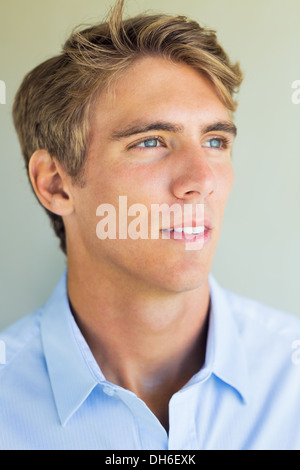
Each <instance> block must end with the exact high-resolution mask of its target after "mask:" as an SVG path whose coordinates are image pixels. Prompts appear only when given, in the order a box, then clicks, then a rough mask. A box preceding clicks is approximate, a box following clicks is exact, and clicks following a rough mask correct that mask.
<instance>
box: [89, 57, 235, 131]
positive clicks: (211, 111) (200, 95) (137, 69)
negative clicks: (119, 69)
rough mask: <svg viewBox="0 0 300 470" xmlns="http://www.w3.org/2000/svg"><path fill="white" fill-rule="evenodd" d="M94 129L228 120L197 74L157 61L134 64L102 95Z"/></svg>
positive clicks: (212, 90) (150, 59)
mask: <svg viewBox="0 0 300 470" xmlns="http://www.w3.org/2000/svg"><path fill="white" fill-rule="evenodd" d="M93 117H94V118H95V119H93V121H94V126H99V125H102V126H104V127H105V128H106V127H107V126H109V125H113V126H117V127H118V126H119V125H122V127H124V125H125V124H126V123H129V124H130V123H131V122H135V121H138V120H140V119H141V118H143V119H145V120H150V121H151V119H155V120H157V119H160V120H164V119H167V120H168V121H170V119H171V120H174V122H175V121H176V122H178V123H182V124H184V122H186V121H187V120H188V121H191V120H192V119H193V118H196V119H200V120H201V119H202V120H203V122H202V123H200V124H204V121H207V120H212V121H215V120H216V119H228V118H230V112H229V110H228V109H227V108H226V107H225V105H224V104H223V103H222V102H221V100H220V99H219V97H218V95H217V93H216V91H215V88H214V86H213V85H212V84H211V82H210V81H209V80H208V79H207V78H206V77H205V76H204V75H202V74H201V73H200V72H198V71H197V70H195V69H194V68H192V67H190V66H188V65H186V64H181V63H173V62H170V61H169V60H166V59H163V58H160V57H146V58H142V59H139V60H137V61H136V62H135V63H134V64H133V65H131V66H130V67H128V69H126V71H124V72H123V73H122V75H121V76H119V77H118V79H116V80H115V81H114V82H113V83H112V84H111V85H110V87H109V88H108V89H106V90H105V91H104V92H102V93H101V94H100V96H99V98H98V100H97V103H96V106H95V113H94V116H93Z"/></svg>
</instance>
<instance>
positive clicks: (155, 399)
mask: <svg viewBox="0 0 300 470" xmlns="http://www.w3.org/2000/svg"><path fill="white" fill-rule="evenodd" d="M68 293H69V299H70V304H71V308H72V311H73V314H74V317H75V320H76V322H77V324H78V326H79V328H80V330H81V332H82V334H83V336H84V337H85V339H86V341H87V343H88V345H89V347H90V349H91V351H92V353H93V355H94V357H95V359H96V361H97V362H98V364H99V367H100V368H101V370H102V372H103V374H104V376H105V377H106V379H107V380H109V381H110V382H113V383H115V384H117V385H120V386H122V387H124V388H127V389H129V390H131V391H132V392H134V393H136V395H137V396H139V397H140V398H141V399H143V400H144V401H145V403H146V404H147V405H148V407H149V408H150V409H151V410H152V411H153V412H154V414H156V416H157V417H158V418H159V419H160V421H161V422H162V424H163V425H164V426H165V428H167V426H168V414H167V409H168V402H169V400H170V398H171V396H172V395H173V394H174V393H175V392H176V391H178V390H179V389H180V388H181V387H182V386H183V385H184V384H185V383H186V382H188V380H189V379H190V378H191V377H192V376H193V375H194V374H195V373H196V372H198V370H199V369H200V368H201V366H202V365H203V362H204V359H205V349H206V335H207V323H208V310H209V285H208V280H207V279H206V280H205V281H204V282H203V284H202V285H201V286H200V287H199V288H197V289H194V290H192V291H188V292H181V293H174V292H173V293H170V292H169V293H166V292H164V293H162V292H160V293H158V292H157V290H155V291H154V290H153V289H152V291H151V289H150V288H149V286H148V289H141V286H139V288H138V287H137V285H135V284H134V283H133V282H132V283H130V282H129V280H128V279H127V281H126V282H125V283H124V284H122V283H121V282H119V283H118V282H116V280H115V279H114V282H112V280H110V279H108V278H107V276H106V275H105V276H103V275H102V274H98V275H95V273H94V272H93V273H91V272H90V273H88V275H87V272H86V271H85V270H80V269H72V265H71V266H69V269H68Z"/></svg>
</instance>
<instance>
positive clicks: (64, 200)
mask: <svg viewBox="0 0 300 470" xmlns="http://www.w3.org/2000/svg"><path fill="white" fill-rule="evenodd" d="M29 177H30V181H31V184H32V186H33V189H34V191H35V193H36V195H37V197H38V199H39V201H40V202H41V204H42V205H43V206H44V207H45V208H46V209H48V210H49V211H51V212H54V213H55V214H57V215H61V216H66V215H70V214H71V213H72V212H73V199H72V196H71V194H70V191H69V185H68V182H67V174H66V173H65V171H64V170H63V169H62V167H61V165H60V164H59V162H58V161H57V160H56V159H55V158H53V157H51V155H50V154H49V152H48V151H47V150H45V149H40V150H36V151H35V152H34V154H33V155H32V156H31V159H30V161H29Z"/></svg>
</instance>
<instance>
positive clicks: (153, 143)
mask: <svg viewBox="0 0 300 470" xmlns="http://www.w3.org/2000/svg"><path fill="white" fill-rule="evenodd" d="M158 143H159V141H158V139H147V140H144V141H143V142H140V143H139V144H137V147H143V148H151V147H157V146H158Z"/></svg>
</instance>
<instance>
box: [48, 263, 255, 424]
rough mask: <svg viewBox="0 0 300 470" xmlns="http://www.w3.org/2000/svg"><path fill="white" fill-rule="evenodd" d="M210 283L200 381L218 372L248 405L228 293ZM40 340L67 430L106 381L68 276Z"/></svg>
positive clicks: (58, 288) (52, 302)
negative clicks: (72, 301) (82, 327)
mask: <svg viewBox="0 0 300 470" xmlns="http://www.w3.org/2000/svg"><path fill="white" fill-rule="evenodd" d="M209 284H210V294H211V311H210V323H209V331H208V339H207V348H206V360H205V364H204V367H203V369H202V370H201V371H200V372H199V378H200V377H203V376H205V375H207V376H208V375H210V374H211V373H214V374H215V375H216V376H217V377H219V379H221V380H222V381H223V382H226V383H227V384H229V385H230V386H232V387H233V388H234V389H236V390H237V392H238V393H239V394H240V396H241V398H242V399H243V400H244V401H246V400H247V396H248V374H247V364H246V358H245V352H244V349H243V345H242V341H241V338H240V335H239V332H238V328H237V325H236V323H235V321H234V318H233V313H232V306H231V303H230V300H229V297H228V295H229V294H228V293H227V292H226V291H225V289H222V288H221V287H220V286H219V285H218V283H217V282H216V281H215V279H214V278H213V276H210V278H209ZM75 328H77V325H76V326H75ZM74 331H75V333H74ZM41 335H42V342H43V348H44V353H45V358H46V363H47V368H48V372H49V377H50V381H51V386H52V391H53V394H54V398H55V403H56V407H57V411H58V415H59V418H60V421H61V423H62V425H65V424H66V423H67V421H68V420H69V418H70V417H71V416H72V415H73V413H75V411H76V410H77V409H78V408H79V407H80V406H81V404H82V403H83V402H84V401H85V400H86V398H87V397H88V396H89V395H90V393H91V392H92V390H93V389H94V388H95V387H96V385H97V384H98V383H100V382H101V381H104V382H105V377H104V376H103V374H102V373H101V370H100V369H99V368H98V366H96V364H95V360H94V359H93V357H92V354H91V352H90V351H89V350H88V347H87V345H86V343H85V340H84V338H83V337H82V335H81V333H80V332H79V329H78V328H77V330H75V329H74V319H73V316H72V313H71V311H70V306H69V301H68V296H67V271H65V272H64V274H63V275H62V277H61V279H60V281H59V283H58V285H57V286H56V288H55V290H54V292H53V294H52V296H51V297H50V299H49V300H48V302H47V303H46V305H45V306H44V309H43V315H42V318H41ZM75 336H76V337H77V340H76V339H75ZM80 337H81V339H80ZM78 338H79V339H80V341H78ZM79 342H80V343H81V346H80V344H79ZM89 354H90V359H88V355H89ZM197 375H198V374H196V376H197ZM196 376H195V378H196ZM79 377H80V380H79V379H78V378H79Z"/></svg>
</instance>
